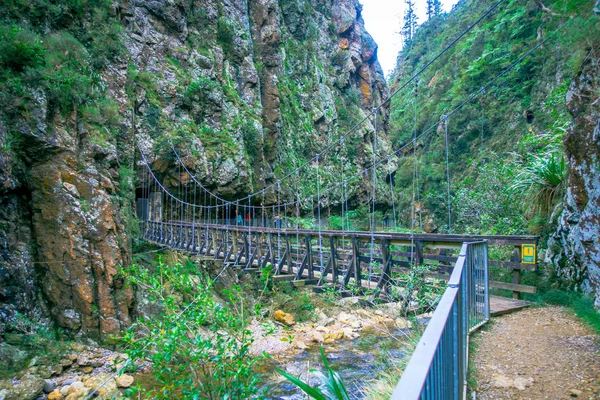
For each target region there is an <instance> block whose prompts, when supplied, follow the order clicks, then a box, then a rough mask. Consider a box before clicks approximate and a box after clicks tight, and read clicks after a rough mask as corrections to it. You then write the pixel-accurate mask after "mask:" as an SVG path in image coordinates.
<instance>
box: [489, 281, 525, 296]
mask: <svg viewBox="0 0 600 400" xmlns="http://www.w3.org/2000/svg"><path fill="white" fill-rule="evenodd" d="M490 287H493V288H496V289H506V290H512V291H513V292H520V293H531V294H535V293H537V288H536V287H535V286H527V285H520V284H516V283H507V282H498V281H490Z"/></svg>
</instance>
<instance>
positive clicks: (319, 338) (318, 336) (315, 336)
mask: <svg viewBox="0 0 600 400" xmlns="http://www.w3.org/2000/svg"><path fill="white" fill-rule="evenodd" d="M311 340H312V341H313V342H315V343H323V342H324V341H325V336H324V335H323V334H322V333H321V332H318V331H314V332H313V333H312V336H311Z"/></svg>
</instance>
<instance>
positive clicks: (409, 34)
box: [401, 0, 417, 45]
mask: <svg viewBox="0 0 600 400" xmlns="http://www.w3.org/2000/svg"><path fill="white" fill-rule="evenodd" d="M405 2H406V11H405V13H404V25H403V26H402V31H401V34H402V36H403V37H404V44H406V45H408V44H410V42H411V40H412V39H413V38H414V36H415V32H416V31H417V14H415V3H414V1H413V0H405Z"/></svg>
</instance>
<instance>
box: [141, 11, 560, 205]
mask: <svg viewBox="0 0 600 400" xmlns="http://www.w3.org/2000/svg"><path fill="white" fill-rule="evenodd" d="M570 21H571V19H568V20H567V21H565V22H564V23H562V24H561V25H560V26H559V27H558V28H556V30H554V31H553V32H552V33H550V34H549V35H547V36H546V37H545V38H544V39H543V40H542V41H540V42H539V43H538V44H536V45H535V46H533V47H532V48H531V49H529V50H528V51H527V52H525V53H524V54H523V55H521V56H520V57H519V58H518V59H517V60H515V61H514V62H513V63H512V64H511V65H510V66H508V67H507V68H505V69H504V70H502V71H501V72H500V73H498V74H497V75H496V76H495V77H494V78H492V79H491V80H490V81H488V82H487V83H486V84H485V85H483V86H482V87H481V88H480V89H478V90H476V91H474V92H472V93H471V94H469V96H468V97H466V98H465V99H464V100H463V101H462V102H460V103H459V104H458V105H457V106H455V107H454V108H453V109H452V110H450V111H449V112H447V113H445V114H444V115H443V116H442V118H444V117H445V118H448V117H450V116H452V115H454V114H455V113H457V112H458V111H460V110H461V109H462V108H463V107H464V106H465V105H466V104H468V103H470V102H471V101H473V100H474V99H475V98H477V94H480V93H484V92H486V91H487V89H488V88H490V86H492V85H493V84H494V83H496V82H497V81H498V80H499V79H500V78H501V77H503V76H504V75H506V74H507V73H508V72H510V71H512V70H513V69H514V68H515V67H517V66H518V65H519V64H520V63H521V62H522V61H523V60H524V59H525V58H527V57H528V56H529V55H531V54H532V53H533V52H534V51H536V50H537V49H539V48H540V47H542V46H543V45H544V44H546V43H547V42H548V41H549V40H550V39H551V38H552V37H554V36H555V35H556V34H557V33H558V32H560V31H562V30H563V29H564V28H565V26H566V25H567V24H568V23H569V22H570ZM439 123H440V121H436V122H435V123H433V124H432V125H431V126H429V127H428V128H427V129H425V130H424V131H422V132H421V133H420V134H419V135H415V136H414V137H413V139H412V140H410V141H409V142H407V143H405V144H403V145H402V146H400V147H399V148H398V149H396V150H394V151H393V152H391V153H389V154H388V155H386V156H384V157H381V158H380V159H379V160H377V161H376V162H375V163H374V164H372V165H369V166H367V167H365V168H363V169H362V170H360V171H358V172H357V173H355V174H354V175H351V176H350V177H346V179H345V180H344V181H343V182H338V183H335V184H332V185H330V186H329V187H327V188H321V190H320V194H321V195H324V194H327V193H329V192H331V191H332V190H334V189H336V188H338V187H342V186H343V184H344V182H346V183H347V182H350V181H352V180H354V179H356V178H359V177H361V176H363V175H364V174H366V173H368V172H369V171H370V170H371V168H374V167H375V168H376V167H377V166H379V165H381V164H382V163H383V162H387V161H388V160H389V158H390V157H394V156H397V155H398V154H399V153H400V152H402V151H403V150H406V149H407V148H408V147H409V146H411V145H412V146H414V144H415V143H416V141H418V140H420V139H421V138H423V137H424V136H425V135H427V134H429V133H431V132H432V131H433V130H434V129H435V128H436V127H438V125H439ZM138 150H139V151H140V153H141V155H142V159H143V161H144V162H145V164H146V167H147V168H149V169H150V166H149V164H148V163H147V159H146V158H145V156H144V155H143V153H142V152H141V149H140V148H139V146H138ZM297 170H299V168H298V169H297ZM149 172H150V175H151V176H152V177H153V179H154V180H155V182H156V183H157V184H158V185H159V186H160V188H161V189H162V190H163V191H164V192H166V193H167V195H168V196H169V197H170V198H172V199H174V200H175V201H179V202H180V203H182V204H185V205H190V206H193V207H198V208H204V209H211V208H218V207H223V206H224V205H225V204H222V205H214V206H213V205H210V206H204V205H196V204H191V203H187V202H184V201H183V200H181V199H179V198H177V197H176V196H175V195H173V194H171V193H170V192H169V191H168V190H167V189H166V188H165V187H164V186H163V185H162V184H160V182H158V179H157V178H156V175H155V174H154V173H153V172H152V170H151V169H150V171H149ZM265 190H266V189H263V190H261V191H260V192H258V193H261V194H264V191H265ZM313 198H314V195H310V196H306V197H304V198H303V199H300V198H299V196H298V199H297V200H295V201H290V202H286V203H281V204H279V205H280V206H292V205H296V204H301V203H302V202H303V201H306V200H309V199H311V200H312V199H313ZM229 203H231V202H229Z"/></svg>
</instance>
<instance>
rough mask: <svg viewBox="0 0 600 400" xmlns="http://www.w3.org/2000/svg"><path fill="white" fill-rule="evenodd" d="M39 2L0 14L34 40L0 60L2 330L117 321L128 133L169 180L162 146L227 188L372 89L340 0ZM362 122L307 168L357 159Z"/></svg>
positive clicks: (124, 255)
mask: <svg viewBox="0 0 600 400" xmlns="http://www.w3.org/2000/svg"><path fill="white" fill-rule="evenodd" d="M54 3H55V2H50V3H47V2H45V1H41V2H39V3H36V5H35V7H38V8H39V9H35V10H34V9H30V8H28V7H29V6H27V7H26V5H21V2H15V4H14V5H12V6H11V7H9V8H7V9H5V10H4V11H2V13H0V14H1V16H2V19H3V21H4V22H6V26H10V24H19V26H21V28H19V29H16V30H13V31H10V32H9V31H2V32H0V33H1V34H2V35H3V36H2V39H3V40H4V39H6V41H5V42H6V43H9V45H7V46H10V43H13V42H11V40H12V41H14V42H15V43H17V42H19V41H20V42H21V43H23V42H24V43H26V45H27V46H30V47H31V48H32V49H33V50H35V51H37V52H39V54H41V56H39V57H38V58H35V57H37V56H36V54H37V53H35V52H34V53H32V54H33V55H31V57H30V58H26V59H24V61H23V60H18V62H21V64H19V63H18V62H15V61H14V60H10V59H5V58H1V59H0V62H1V63H3V64H2V67H3V68H4V67H5V68H6V71H8V72H6V73H7V74H8V77H9V78H10V80H8V79H7V80H6V81H7V82H8V84H7V86H6V88H8V89H6V90H4V89H3V91H1V92H2V93H1V94H2V96H1V97H2V99H3V101H7V102H8V103H9V104H10V105H9V106H7V107H5V108H4V110H3V111H2V114H1V115H0V205H1V206H0V323H1V324H2V325H0V332H1V331H2V330H3V329H14V325H15V318H16V319H19V318H20V317H19V316H23V315H25V316H27V317H29V318H30V319H38V318H39V316H41V315H46V316H49V317H51V320H52V321H53V322H54V323H55V324H56V325H57V326H58V327H61V328H63V329H65V330H66V331H67V332H69V333H70V334H73V335H81V336H88V337H91V338H94V339H98V340H106V339H107V338H108V335H109V334H114V333H117V332H118V331H119V330H120V329H122V328H123V327H126V326H127V325H128V324H129V323H130V320H131V318H132V313H133V310H134V306H135V304H134V300H133V299H134V296H133V293H132V289H131V288H130V287H128V286H127V285H126V284H124V282H123V281H122V279H120V277H119V273H118V267H119V266H122V265H126V264H128V263H129V262H130V261H131V256H132V254H131V244H130V243H131V240H132V238H134V237H135V229H136V227H135V223H134V219H133V218H132V213H133V212H132V210H133V208H134V207H133V204H134V200H135V193H136V185H138V186H137V189H138V191H139V179H138V178H139V177H140V176H142V175H141V173H142V171H143V168H142V165H141V163H140V161H139V156H138V155H136V148H137V147H138V146H139V147H140V148H141V149H142V151H143V152H144V153H145V155H146V156H147V157H148V158H149V160H150V161H151V163H152V168H153V169H154V170H155V171H157V172H158V173H159V176H160V179H161V180H162V182H163V184H164V185H165V186H166V187H167V188H170V189H175V188H177V187H178V186H179V185H180V184H181V182H182V179H183V178H182V176H181V175H180V174H178V166H177V163H176V159H175V157H174V155H173V153H172V151H171V149H170V145H169V144H170V143H172V144H173V146H175V147H176V148H177V150H178V152H179V153H180V155H181V157H182V158H183V160H184V162H185V164H186V166H187V167H188V168H189V169H190V170H191V171H192V172H193V173H194V174H195V175H196V177H197V178H198V179H200V180H201V181H202V183H203V184H204V185H205V186H207V187H209V188H210V189H212V190H214V191H215V192H216V193H217V194H219V195H221V196H225V197H230V198H233V197H242V196H243V195H244V194H248V193H250V192H253V191H255V190H257V189H259V188H260V187H261V186H262V185H264V184H265V183H270V182H273V180H274V177H275V176H281V175H282V174H283V173H285V172H286V171H289V170H291V169H293V166H294V165H298V164H300V163H303V162H304V161H305V160H308V159H310V158H312V156H313V155H314V153H315V152H316V151H317V150H318V149H320V148H322V147H323V146H325V145H327V144H330V143H332V142H333V141H335V140H337V138H339V136H340V134H341V133H342V131H344V130H345V129H347V128H348V127H350V126H352V124H353V123H354V121H356V120H359V119H361V118H362V117H364V116H365V115H366V114H365V112H368V110H370V109H371V108H372V106H373V104H376V103H377V101H378V100H379V99H381V98H382V97H384V96H385V95H386V91H387V88H386V84H385V81H384V78H383V74H382V71H381V68H380V66H379V63H378V62H377V46H376V44H375V43H374V41H373V39H372V38H371V36H370V35H369V34H368V33H367V32H366V31H365V29H364V26H363V21H362V18H361V15H360V12H361V6H360V4H359V3H358V1H356V0H313V1H307V0H281V1H279V2H277V1H273V0H156V1H141V0H131V1H114V2H113V3H112V4H110V5H107V3H103V2H90V3H89V4H86V6H85V7H83V8H82V9H81V10H80V9H73V10H71V11H69V12H67V11H65V10H69V7H70V6H67V5H65V6H64V7H62V8H61V7H59V6H57V5H55V4H54ZM59 3H60V2H59ZM92 3H93V4H96V3H98V4H100V5H98V6H96V5H92ZM21 6H22V7H25V8H22V9H20V8H19V7H21ZM35 7H34V8H35ZM90 7H92V8H90ZM93 7H96V8H93ZM61 12H62V13H63V14H61ZM105 21H108V22H105ZM14 26H16V25H14ZM15 32H16V33H15ZM88 32H92V33H91V34H87V33H88ZM3 49H4V48H3ZM105 54H111V56H105ZM36 74H37V75H36ZM61 74H62V75H61ZM32 76H34V77H35V79H34V78H32ZM77 79H80V81H78V80H77ZM15 82H18V83H19V85H17V84H16V83H15ZM76 84H79V85H80V86H76ZM8 85H12V86H8ZM67 85H72V88H71V91H70V92H68V95H64V94H65V92H66V90H64V91H60V90H63V89H64V88H65V87H70V86H67ZM86 85H87V86H86ZM63 95H64V96H63ZM61 96H62V97H61ZM65 99H67V100H65ZM383 114H384V115H383V116H384V118H383V119H384V121H383V122H384V128H383V129H382V130H381V131H380V132H379V138H380V140H381V146H380V147H381V149H382V150H381V151H385V148H386V146H389V145H388V144H387V140H386V135H385V110H383ZM372 131H373V127H372V126H371V125H370V124H365V125H364V126H363V127H362V128H361V129H359V130H356V131H355V132H354V133H353V134H352V135H351V138H350V140H349V141H348V142H347V144H346V157H339V159H340V160H342V161H340V162H339V163H338V165H337V166H336V165H334V166H332V167H330V168H329V169H328V170H326V171H323V172H322V173H323V178H322V179H324V180H325V181H327V179H328V177H336V176H338V175H339V171H340V169H341V168H343V169H344V170H345V171H347V172H351V171H356V170H358V169H359V168H362V167H364V164H365V163H366V162H367V161H366V160H369V159H370V156H369V152H370V144H369V138H370V136H369V135H371V134H372ZM287 190H289V191H290V193H291V188H290V189H287V188H286V189H284V195H285V191H287ZM300 190H302V188H300ZM307 190H310V188H307ZM360 191H361V188H360V187H354V188H352V196H357V195H360ZM266 201H267V202H268V201H269V199H268V198H267V199H266ZM11 327H13V328H11Z"/></svg>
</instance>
